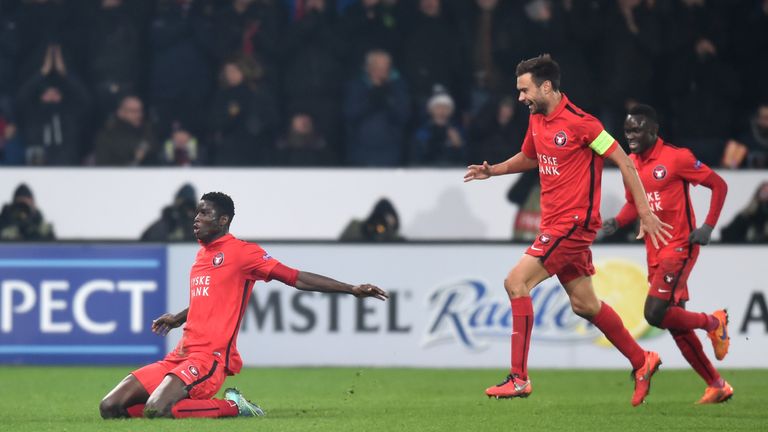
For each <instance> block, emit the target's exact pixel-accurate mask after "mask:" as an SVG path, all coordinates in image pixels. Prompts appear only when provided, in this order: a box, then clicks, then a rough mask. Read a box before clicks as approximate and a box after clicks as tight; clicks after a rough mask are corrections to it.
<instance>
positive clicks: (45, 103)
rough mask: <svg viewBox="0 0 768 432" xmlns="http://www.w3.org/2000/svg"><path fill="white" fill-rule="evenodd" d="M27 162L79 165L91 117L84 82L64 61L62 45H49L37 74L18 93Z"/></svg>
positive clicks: (33, 163)
mask: <svg viewBox="0 0 768 432" xmlns="http://www.w3.org/2000/svg"><path fill="white" fill-rule="evenodd" d="M18 101H19V105H18V109H19V113H20V117H21V128H22V137H23V142H24V145H25V147H26V150H25V153H26V161H27V164H28V165H79V164H80V162H81V160H82V157H83V150H84V149H83V147H82V143H83V141H84V138H85V134H84V131H83V125H84V124H86V120H87V118H88V103H89V96H88V93H87V90H86V88H85V86H84V85H83V84H82V83H81V82H80V80H79V79H77V78H76V77H75V76H74V75H73V74H72V73H70V72H69V71H68V68H67V67H66V65H65V63H64V57H63V56H62V53H61V47H60V46H59V45H50V46H49V47H48V51H47V52H46V55H45V61H44V62H43V66H42V68H41V69H40V72H39V73H38V74H35V75H34V76H32V77H31V78H30V79H29V80H27V82H25V83H24V85H22V87H21V89H20V90H19V96H18Z"/></svg>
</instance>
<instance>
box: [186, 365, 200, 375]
mask: <svg viewBox="0 0 768 432" xmlns="http://www.w3.org/2000/svg"><path fill="white" fill-rule="evenodd" d="M187 369H189V373H191V374H192V376H198V375H200V373H199V372H198V371H197V368H196V367H194V366H190V367H189V368H187Z"/></svg>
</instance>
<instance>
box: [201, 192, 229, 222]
mask: <svg viewBox="0 0 768 432" xmlns="http://www.w3.org/2000/svg"><path fill="white" fill-rule="evenodd" d="M200 199H201V200H203V201H210V202H211V203H213V207H214V208H215V209H216V211H217V212H218V213H219V216H221V215H227V216H229V221H230V222H231V221H232V219H234V217H235V203H234V202H233V201H232V198H230V197H229V195H227V194H225V193H223V192H208V193H206V194H205V195H203V197H202V198H200Z"/></svg>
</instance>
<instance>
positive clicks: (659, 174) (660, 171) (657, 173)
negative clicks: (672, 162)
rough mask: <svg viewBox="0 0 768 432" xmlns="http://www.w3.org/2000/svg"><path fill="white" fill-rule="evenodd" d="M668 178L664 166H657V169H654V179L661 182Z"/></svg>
mask: <svg viewBox="0 0 768 432" xmlns="http://www.w3.org/2000/svg"><path fill="white" fill-rule="evenodd" d="M666 176H667V168H666V167H665V166H664V165H657V166H656V168H654V169H653V178H655V179H656V180H661V179H663V178H664V177H666Z"/></svg>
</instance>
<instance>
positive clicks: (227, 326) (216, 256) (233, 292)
mask: <svg viewBox="0 0 768 432" xmlns="http://www.w3.org/2000/svg"><path fill="white" fill-rule="evenodd" d="M278 264H279V262H278V261H277V260H276V259H274V258H272V257H271V256H269V254H268V253H266V252H265V251H264V249H262V248H261V247H260V246H259V245H257V244H255V243H249V242H246V241H243V240H239V239H236V238H235V237H234V236H233V235H232V234H226V235H224V236H223V237H221V238H219V239H217V240H215V241H213V242H211V243H209V244H202V247H201V248H200V250H199V251H198V252H197V257H196V258H195V263H194V265H192V271H191V272H190V279H189V311H188V313H187V323H186V326H185V327H184V335H183V337H182V338H181V341H179V344H178V346H177V347H176V349H175V350H174V353H175V355H176V356H180V357H185V356H187V355H189V354H191V353H195V352H203V353H206V354H209V355H213V356H215V357H218V358H219V359H220V361H221V362H222V363H223V364H224V366H225V367H226V370H227V372H228V373H229V374H236V373H238V372H240V368H241V367H242V366H243V361H242V359H241V358H240V353H238V352H237V334H238V333H239V331H240V322H241V320H242V319H243V314H244V313H245V308H246V306H247V305H248V299H249V297H250V295H251V289H252V288H253V285H254V283H255V282H256V281H258V280H261V281H269V280H270V273H271V272H272V269H274V268H275V266H276V265H278Z"/></svg>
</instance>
